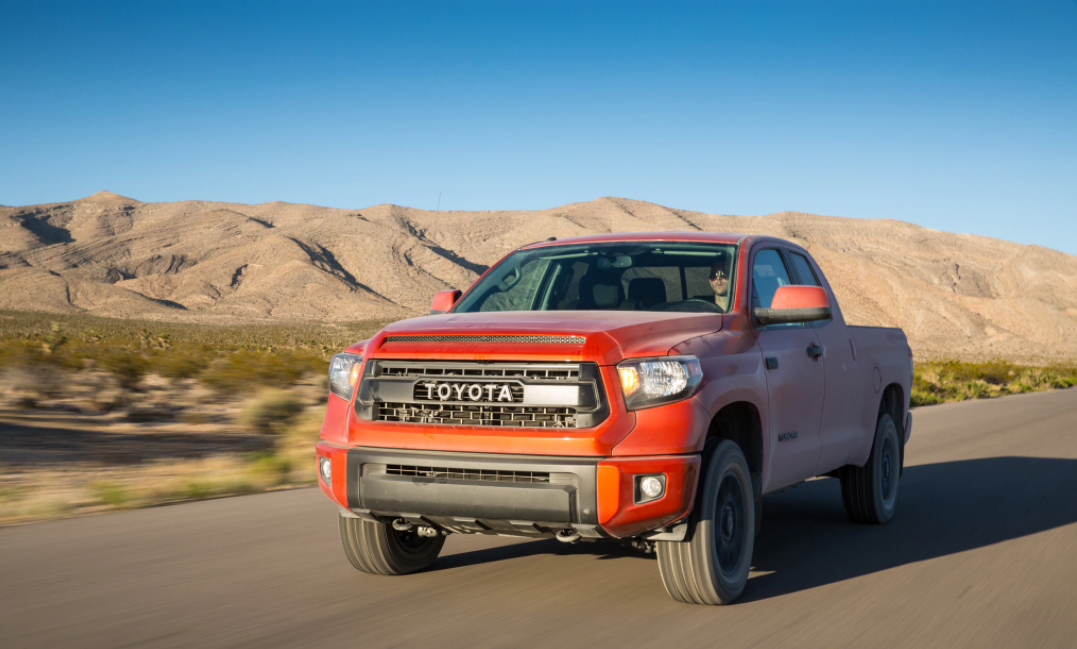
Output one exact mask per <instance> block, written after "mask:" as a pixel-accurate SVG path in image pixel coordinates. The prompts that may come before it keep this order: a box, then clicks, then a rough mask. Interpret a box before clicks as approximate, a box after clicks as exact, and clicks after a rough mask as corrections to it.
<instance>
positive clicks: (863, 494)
mask: <svg viewBox="0 0 1077 649" xmlns="http://www.w3.org/2000/svg"><path fill="white" fill-rule="evenodd" d="M900 476H901V440H900V438H899V437H898V432H897V426H895V425H894V420H893V419H892V418H891V417H890V415H889V414H885V413H884V414H882V415H879V422H878V423H877V424H876V425H875V440H874V441H873V442H872V444H871V456H870V457H869V458H868V463H867V464H865V465H864V466H862V467H855V466H847V467H845V468H844V469H843V470H842V472H841V500H842V503H844V505H845V512H846V513H847V514H848V515H849V518H850V519H851V520H852V521H853V522H854V523H876V524H881V523H885V522H887V521H888V520H890V518H891V517H892V516H893V515H894V509H895V508H896V507H897V492H898V479H899V478H900Z"/></svg>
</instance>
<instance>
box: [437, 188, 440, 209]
mask: <svg viewBox="0 0 1077 649" xmlns="http://www.w3.org/2000/svg"><path fill="white" fill-rule="evenodd" d="M437 211H438V212H440V211H441V192H438V209H437Z"/></svg>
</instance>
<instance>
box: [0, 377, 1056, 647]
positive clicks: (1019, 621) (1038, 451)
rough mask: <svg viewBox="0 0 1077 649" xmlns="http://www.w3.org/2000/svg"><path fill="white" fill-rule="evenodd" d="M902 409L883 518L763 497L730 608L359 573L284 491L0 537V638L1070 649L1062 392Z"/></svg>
mask: <svg viewBox="0 0 1077 649" xmlns="http://www.w3.org/2000/svg"><path fill="white" fill-rule="evenodd" d="M915 418H916V419H915V427H914V432H913V438H912V441H911V442H910V446H909V449H908V463H907V465H906V468H905V476H904V478H903V479H902V482H901V487H900V492H899V504H898V512H897V514H896V516H895V518H894V519H893V520H892V521H891V522H890V524H888V525H885V526H860V525H854V524H852V523H849V522H848V521H847V519H846V518H845V514H844V511H843V510H842V507H841V500H840V495H839V489H838V484H837V481H835V480H817V481H812V482H808V483H806V484H804V485H801V486H800V487H798V488H796V489H793V490H790V491H787V492H784V493H781V494H777V495H775V496H772V497H768V498H767V499H766V500H765V505H764V518H763V521H764V522H763V533H762V536H761V537H760V538H759V539H758V541H757V545H756V550H755V560H756V566H755V570H754V572H753V574H752V577H751V579H750V581H749V583H748V588H747V590H746V591H745V595H744V597H743V598H742V600H741V601H740V602H739V603H737V604H736V605H733V606H728V607H703V606H689V605H684V604H678V603H676V602H674V601H673V600H671V599H670V598H669V597H668V596H667V595H666V593H665V591H664V590H663V588H662V583H661V581H660V579H659V576H658V566H657V564H656V561H655V560H654V558H653V557H650V556H646V555H642V554H637V553H635V552H632V551H628V550H622V549H620V548H619V547H617V546H612V545H600V544H579V545H576V546H565V545H562V544H560V543H558V542H556V541H552V540H551V541H519V540H514V539H507V538H499V537H493V538H489V537H469V536H453V537H449V540H448V542H447V544H446V546H445V552H444V553H443V555H442V558H441V559H440V560H439V561H438V563H437V564H436V566H435V568H434V569H433V570H431V571H429V572H426V573H423V574H418V575H411V576H407V577H375V576H370V575H364V574H361V573H359V572H356V571H355V570H353V569H352V568H351V567H350V566H349V564H348V563H347V561H346V560H345V559H344V556H343V554H342V553H341V550H340V547H339V540H338V537H337V527H336V514H335V511H334V508H333V506H332V505H331V504H330V503H329V502H328V501H326V500H325V499H324V498H323V497H322V495H321V493H319V492H318V491H316V490H313V489H302V490H295V491H288V492H279V493H274V494H263V495H258V496H248V497H243V498H230V499H224V500H217V501H211V502H202V503H191V504H184V505H176V506H171V507H158V508H155V509H148V510H142V511H132V512H123V513H117V514H109V515H103V516H96V517H90V518H83V519H76V520H67V521H57V522H50V523H40V524H35V525H27V526H21V527H12V528H7V529H2V530H0V647H4V648H6V649H11V648H14V647H46V646H48V647H57V646H63V647H128V646H153V647H258V648H259V649H264V648H269V647H296V646H303V647H307V646H310V647H338V646H339V647H364V648H365V647H393V646H406V647H438V648H442V647H510V646H512V647H515V646H532V645H534V646H560V647H583V646H590V647H605V646H618V647H654V646H660V647H663V648H668V647H671V646H683V647H697V646H721V647H739V646H759V645H766V646H785V647H834V646H854V645H855V646H860V647H890V646H912V647H926V646H941V647H947V648H948V649H949V648H953V647H992V646H993V647H1074V646H1077V524H1075V523H1077V424H1075V422H1077V390H1068V391H1059V392H1047V393H1039V394H1033V395H1026V396H1017V397H1006V398H1002V399H995V400H991V401H981V402H967V403H961V404H953V405H945V406H934V407H930V408H923V409H919V410H917V411H916V413H915Z"/></svg>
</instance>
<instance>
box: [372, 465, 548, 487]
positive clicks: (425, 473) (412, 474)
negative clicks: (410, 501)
mask: <svg viewBox="0 0 1077 649" xmlns="http://www.w3.org/2000/svg"><path fill="white" fill-rule="evenodd" d="M385 473H386V474H388V475H398V476H404V477H406V478H432V479H436V480H473V481H489V482H525V483H528V484H550V474H549V473H546V472H543V471H498V470H495V469H457V468H452V467H440V466H408V465H405V464H389V465H386V467H385Z"/></svg>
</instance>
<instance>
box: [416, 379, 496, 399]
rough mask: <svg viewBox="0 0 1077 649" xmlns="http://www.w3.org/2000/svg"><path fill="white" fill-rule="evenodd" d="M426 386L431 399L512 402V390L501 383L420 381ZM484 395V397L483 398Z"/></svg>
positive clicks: (427, 394)
mask: <svg viewBox="0 0 1077 649" xmlns="http://www.w3.org/2000/svg"><path fill="white" fill-rule="evenodd" d="M419 385H420V386H421V387H424V388H426V398H427V399H430V400H431V401H433V400H434V399H437V400H439V401H450V400H454V401H488V402H498V401H500V402H505V401H508V402H510V403H511V402H512V390H510V389H509V386H508V385H506V384H504V383H501V384H498V383H436V382H433V381H430V382H428V383H420V384H419ZM483 397H485V399H484V398H483Z"/></svg>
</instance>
